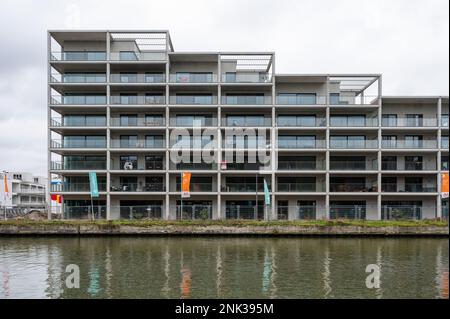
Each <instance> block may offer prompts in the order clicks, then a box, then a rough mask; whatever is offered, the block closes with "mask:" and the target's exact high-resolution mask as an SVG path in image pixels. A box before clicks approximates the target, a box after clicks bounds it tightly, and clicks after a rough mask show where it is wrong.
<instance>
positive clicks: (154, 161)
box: [145, 155, 164, 170]
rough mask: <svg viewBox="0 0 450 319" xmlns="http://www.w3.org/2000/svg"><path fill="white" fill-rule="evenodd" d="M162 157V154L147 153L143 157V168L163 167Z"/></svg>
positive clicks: (158, 168) (159, 168)
mask: <svg viewBox="0 0 450 319" xmlns="http://www.w3.org/2000/svg"><path fill="white" fill-rule="evenodd" d="M163 162H164V157H163V156H162V155H149V156H146V157H145V169H148V170H153V169H154V170H161V169H164V164H163Z"/></svg>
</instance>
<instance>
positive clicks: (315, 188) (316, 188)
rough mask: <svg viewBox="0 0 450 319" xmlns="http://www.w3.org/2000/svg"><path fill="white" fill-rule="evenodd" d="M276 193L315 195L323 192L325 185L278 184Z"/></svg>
mask: <svg viewBox="0 0 450 319" xmlns="http://www.w3.org/2000/svg"><path fill="white" fill-rule="evenodd" d="M277 191H278V192H284V193H290V192H296V193H316V192H325V185H324V184H323V183H303V182H298V183H278V184H277Z"/></svg>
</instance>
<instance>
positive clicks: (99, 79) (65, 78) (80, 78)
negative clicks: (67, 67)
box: [50, 73, 106, 84]
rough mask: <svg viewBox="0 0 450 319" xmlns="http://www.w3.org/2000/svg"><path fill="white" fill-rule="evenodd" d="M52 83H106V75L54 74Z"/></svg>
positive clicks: (51, 76) (51, 77)
mask: <svg viewBox="0 0 450 319" xmlns="http://www.w3.org/2000/svg"><path fill="white" fill-rule="evenodd" d="M50 83H70V84H72V83H74V84H80V83H106V74H104V73H76V74H75V73H70V74H69V73H66V74H60V73H52V74H51V75H50Z"/></svg>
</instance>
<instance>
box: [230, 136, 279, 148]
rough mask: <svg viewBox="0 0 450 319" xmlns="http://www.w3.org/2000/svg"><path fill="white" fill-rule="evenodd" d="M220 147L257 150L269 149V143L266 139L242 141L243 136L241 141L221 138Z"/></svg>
mask: <svg viewBox="0 0 450 319" xmlns="http://www.w3.org/2000/svg"><path fill="white" fill-rule="evenodd" d="M222 147H223V148H224V149H238V150H245V149H258V150H269V149H270V148H271V145H270V144H269V143H268V141H266V140H259V141H249V142H247V141H244V140H243V138H242V140H241V141H239V140H238V141H230V140H222Z"/></svg>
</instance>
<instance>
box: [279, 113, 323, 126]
mask: <svg viewBox="0 0 450 319" xmlns="http://www.w3.org/2000/svg"><path fill="white" fill-rule="evenodd" d="M280 120H281V119H280V117H278V118H277V127H324V126H326V125H327V120H326V119H325V118H315V119H311V120H308V119H302V118H301V117H295V116H293V117H292V119H287V118H283V121H280Z"/></svg>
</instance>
